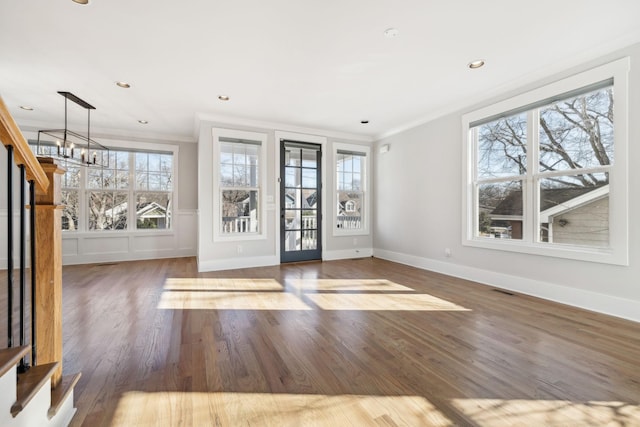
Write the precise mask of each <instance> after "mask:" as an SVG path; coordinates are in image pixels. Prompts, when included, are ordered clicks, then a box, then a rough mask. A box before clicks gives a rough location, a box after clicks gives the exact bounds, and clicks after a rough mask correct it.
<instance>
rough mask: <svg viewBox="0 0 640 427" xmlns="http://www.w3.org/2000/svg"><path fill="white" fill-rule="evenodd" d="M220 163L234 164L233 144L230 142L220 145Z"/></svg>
mask: <svg viewBox="0 0 640 427" xmlns="http://www.w3.org/2000/svg"><path fill="white" fill-rule="evenodd" d="M220 163H222V164H232V163H233V144H230V143H228V142H223V143H221V144H220Z"/></svg>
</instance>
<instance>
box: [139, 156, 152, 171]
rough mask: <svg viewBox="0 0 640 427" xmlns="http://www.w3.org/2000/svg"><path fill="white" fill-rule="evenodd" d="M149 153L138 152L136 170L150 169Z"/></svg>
mask: <svg viewBox="0 0 640 427" xmlns="http://www.w3.org/2000/svg"><path fill="white" fill-rule="evenodd" d="M148 168H149V155H148V154H147V153H136V170H137V171H140V172H144V171H147V170H149V169H148Z"/></svg>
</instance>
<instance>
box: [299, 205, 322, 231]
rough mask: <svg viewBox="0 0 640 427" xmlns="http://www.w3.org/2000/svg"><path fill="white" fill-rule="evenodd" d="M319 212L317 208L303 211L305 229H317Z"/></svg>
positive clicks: (303, 226)
mask: <svg viewBox="0 0 640 427" xmlns="http://www.w3.org/2000/svg"><path fill="white" fill-rule="evenodd" d="M317 216H318V213H317V211H316V210H315V209H313V210H306V211H302V228H303V229H305V230H309V229H317V228H318V223H317V220H316V218H317Z"/></svg>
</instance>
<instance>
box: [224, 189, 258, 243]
mask: <svg viewBox="0 0 640 427" xmlns="http://www.w3.org/2000/svg"><path fill="white" fill-rule="evenodd" d="M258 208H259V203H258V190H222V232H223V233H257V232H258V231H259V230H258V225H259V224H258V219H259V215H258Z"/></svg>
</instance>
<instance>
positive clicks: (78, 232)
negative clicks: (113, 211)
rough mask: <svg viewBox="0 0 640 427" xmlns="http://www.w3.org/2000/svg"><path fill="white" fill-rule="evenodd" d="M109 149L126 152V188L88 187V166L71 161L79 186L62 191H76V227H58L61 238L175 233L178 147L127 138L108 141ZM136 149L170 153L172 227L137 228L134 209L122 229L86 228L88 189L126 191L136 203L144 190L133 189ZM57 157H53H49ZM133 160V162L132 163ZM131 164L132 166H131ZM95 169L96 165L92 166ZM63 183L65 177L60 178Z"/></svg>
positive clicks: (132, 203) (65, 188) (90, 190)
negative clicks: (128, 161) (75, 169)
mask: <svg viewBox="0 0 640 427" xmlns="http://www.w3.org/2000/svg"><path fill="white" fill-rule="evenodd" d="M29 144H30V145H32V146H33V147H36V143H35V141H32V140H31V139H30V140H29ZM108 146H109V150H112V151H115V152H127V153H128V155H129V159H130V167H129V171H128V174H129V176H128V180H129V184H128V185H127V188H111V189H102V188H89V186H88V182H87V175H88V174H87V166H82V165H79V164H76V163H74V164H73V166H74V167H76V166H77V167H79V170H80V172H79V179H78V180H79V186H78V188H75V189H74V188H67V187H64V186H62V190H65V191H67V190H72V191H77V192H78V204H79V206H78V227H77V228H76V229H75V230H61V231H62V233H63V234H62V236H63V238H64V237H65V236H66V237H69V238H71V237H72V236H74V237H96V238H97V237H100V236H102V235H110V234H112V233H115V234H118V235H134V234H135V235H144V234H152V235H172V234H174V233H175V227H176V224H175V221H174V219H175V218H176V215H177V210H178V208H177V206H178V161H179V146H178V145H174V144H163V143H152V142H138V141H135V142H134V141H126V140H110V141H109V144H108ZM137 152H149V153H162V154H171V156H172V162H171V177H172V182H171V190H170V191H168V193H170V197H171V205H172V210H171V218H172V220H171V227H170V228H160V229H152V228H148V229H144V228H137V227H136V221H137V218H136V214H135V212H133V213H131V212H127V227H126V228H123V229H108V230H100V229H95V230H90V229H89V215H90V213H89V207H88V203H89V199H90V194H91V192H92V191H93V192H105V191H108V192H111V193H115V192H127V201H128V203H129V206H135V204H136V195H137V194H138V193H139V192H145V191H143V190H138V189H137V188H136V184H135V183H136V181H135V172H136V170H135V154H136V153H137ZM51 157H53V158H56V157H55V156H51ZM131 161H133V162H134V163H131ZM131 165H133V166H131ZM60 166H61V167H62V168H65V162H64V161H61V162H60ZM89 167H90V168H91V167H94V166H89ZM95 168H98V167H97V166H95ZM62 181H63V183H64V177H63V178H62Z"/></svg>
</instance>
